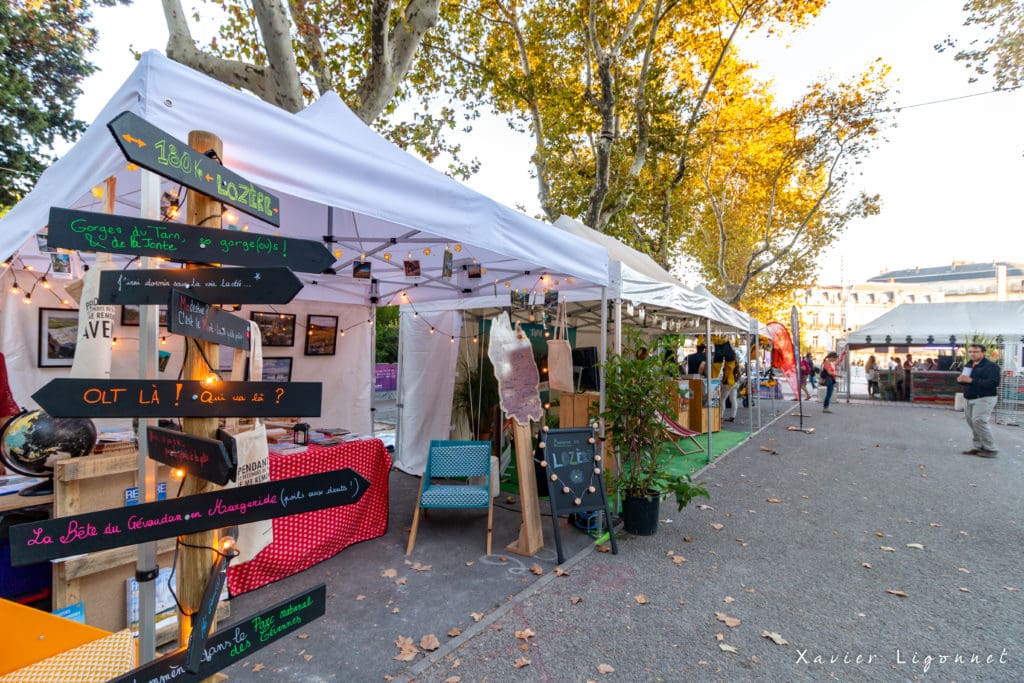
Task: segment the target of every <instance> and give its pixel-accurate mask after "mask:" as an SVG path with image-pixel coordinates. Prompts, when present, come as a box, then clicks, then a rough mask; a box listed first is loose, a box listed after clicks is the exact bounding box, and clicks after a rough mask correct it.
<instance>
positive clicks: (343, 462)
mask: <svg viewBox="0 0 1024 683" xmlns="http://www.w3.org/2000/svg"><path fill="white" fill-rule="evenodd" d="M343 467H351V468H352V469H353V470H355V471H356V472H358V473H359V474H361V475H362V476H364V477H365V478H366V479H367V480H368V481H369V482H370V488H369V490H367V491H366V493H365V494H364V495H363V497H362V498H361V499H360V500H359V502H358V503H356V504H354V505H347V506H344V507H335V508H328V509H326V510H318V511H315V512H307V513H304V514H299V515H291V516H289V517H277V518H275V519H274V520H273V527H274V540H273V542H272V543H271V544H270V545H268V546H267V547H266V548H264V549H263V550H261V551H260V552H259V553H258V554H257V555H256V557H254V558H253V559H252V560H250V561H248V562H244V563H241V564H237V565H235V564H233V565H231V567H230V568H229V569H228V591H229V592H230V593H231V595H232V596H235V595H240V594H242V593H246V592H248V591H251V590H254V589H256V588H259V587H260V586H265V585H266V584H268V583H273V582H274V581H278V580H280V579H283V578H285V577H287V576H291V575H292V574H295V573H297V572H300V571H302V570H303V569H307V568H309V567H312V566H313V565H314V564H317V563H318V562H322V561H324V560H326V559H328V558H330V557H333V556H334V555H336V554H337V553H338V552H340V551H341V550H343V549H345V548H347V547H348V546H350V545H352V544H353V543H358V542H360V541H366V540H369V539H371V538H377V537H379V536H383V535H384V533H385V532H386V531H387V528H388V473H389V472H390V470H391V456H390V454H389V453H388V451H387V449H386V448H385V447H384V444H383V442H381V440H380V439H365V440H361V441H348V442H342V443H339V444H335V445H332V446H316V445H312V444H311V445H310V446H309V448H308V449H307V450H306V451H305V452H303V453H293V454H290V455H277V454H275V453H271V454H270V479H271V481H279V480H281V479H288V478H289V477H299V476H302V475H306V474H315V473H318V472H327V471H330V470H337V469H340V468H343Z"/></svg>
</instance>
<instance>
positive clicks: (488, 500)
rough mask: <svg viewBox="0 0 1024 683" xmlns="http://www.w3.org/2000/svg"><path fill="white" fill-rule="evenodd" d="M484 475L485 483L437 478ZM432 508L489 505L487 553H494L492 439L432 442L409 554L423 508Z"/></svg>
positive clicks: (414, 520)
mask: <svg viewBox="0 0 1024 683" xmlns="http://www.w3.org/2000/svg"><path fill="white" fill-rule="evenodd" d="M465 477H484V478H485V481H484V484H483V485H478V484H469V483H458V482H452V481H444V482H443V483H435V482H434V479H446V480H450V479H462V478H465ZM421 508H425V509H430V508H452V509H457V508H466V509H473V508H478V509H483V508H487V554H488V555H490V554H491V528H492V526H493V520H494V498H493V497H492V496H491V442H490V441H437V440H434V441H431V442H430V450H429V451H428V452H427V466H426V468H425V469H424V470H423V479H422V480H421V481H420V492H419V496H418V498H417V499H416V512H415V513H414V514H413V518H412V531H411V533H410V534H409V546H408V548H406V550H405V554H406V555H410V554H412V549H413V546H414V545H416V530H417V528H418V527H419V523H420V509H421Z"/></svg>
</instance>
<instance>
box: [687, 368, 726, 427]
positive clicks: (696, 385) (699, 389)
mask: <svg viewBox="0 0 1024 683" xmlns="http://www.w3.org/2000/svg"><path fill="white" fill-rule="evenodd" d="M687 382H689V384H690V394H691V395H692V397H693V398H691V399H690V405H689V409H688V411H687V417H688V418H689V421H688V422H682V421H681V420H680V423H681V424H685V425H686V426H687V427H689V428H690V429H692V430H693V431H695V432H699V433H700V434H706V433H707V431H708V408H707V406H705V405H704V403H705V400H704V381H703V380H699V379H689V380H687ZM721 430H722V410H721V408H720V407H718V406H712V407H711V431H712V432H718V431H721Z"/></svg>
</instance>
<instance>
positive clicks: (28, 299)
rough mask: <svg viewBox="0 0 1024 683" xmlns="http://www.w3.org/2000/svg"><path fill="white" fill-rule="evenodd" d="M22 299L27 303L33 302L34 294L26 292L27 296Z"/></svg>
mask: <svg viewBox="0 0 1024 683" xmlns="http://www.w3.org/2000/svg"><path fill="white" fill-rule="evenodd" d="M22 301H24V302H25V303H27V304H30V303H32V295H31V294H25V298H24V299H22Z"/></svg>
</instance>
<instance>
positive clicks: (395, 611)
mask: <svg viewBox="0 0 1024 683" xmlns="http://www.w3.org/2000/svg"><path fill="white" fill-rule="evenodd" d="M401 611H402V610H400V609H398V608H397V607H392V608H391V613H392V614H398V613H399V612H401Z"/></svg>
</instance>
